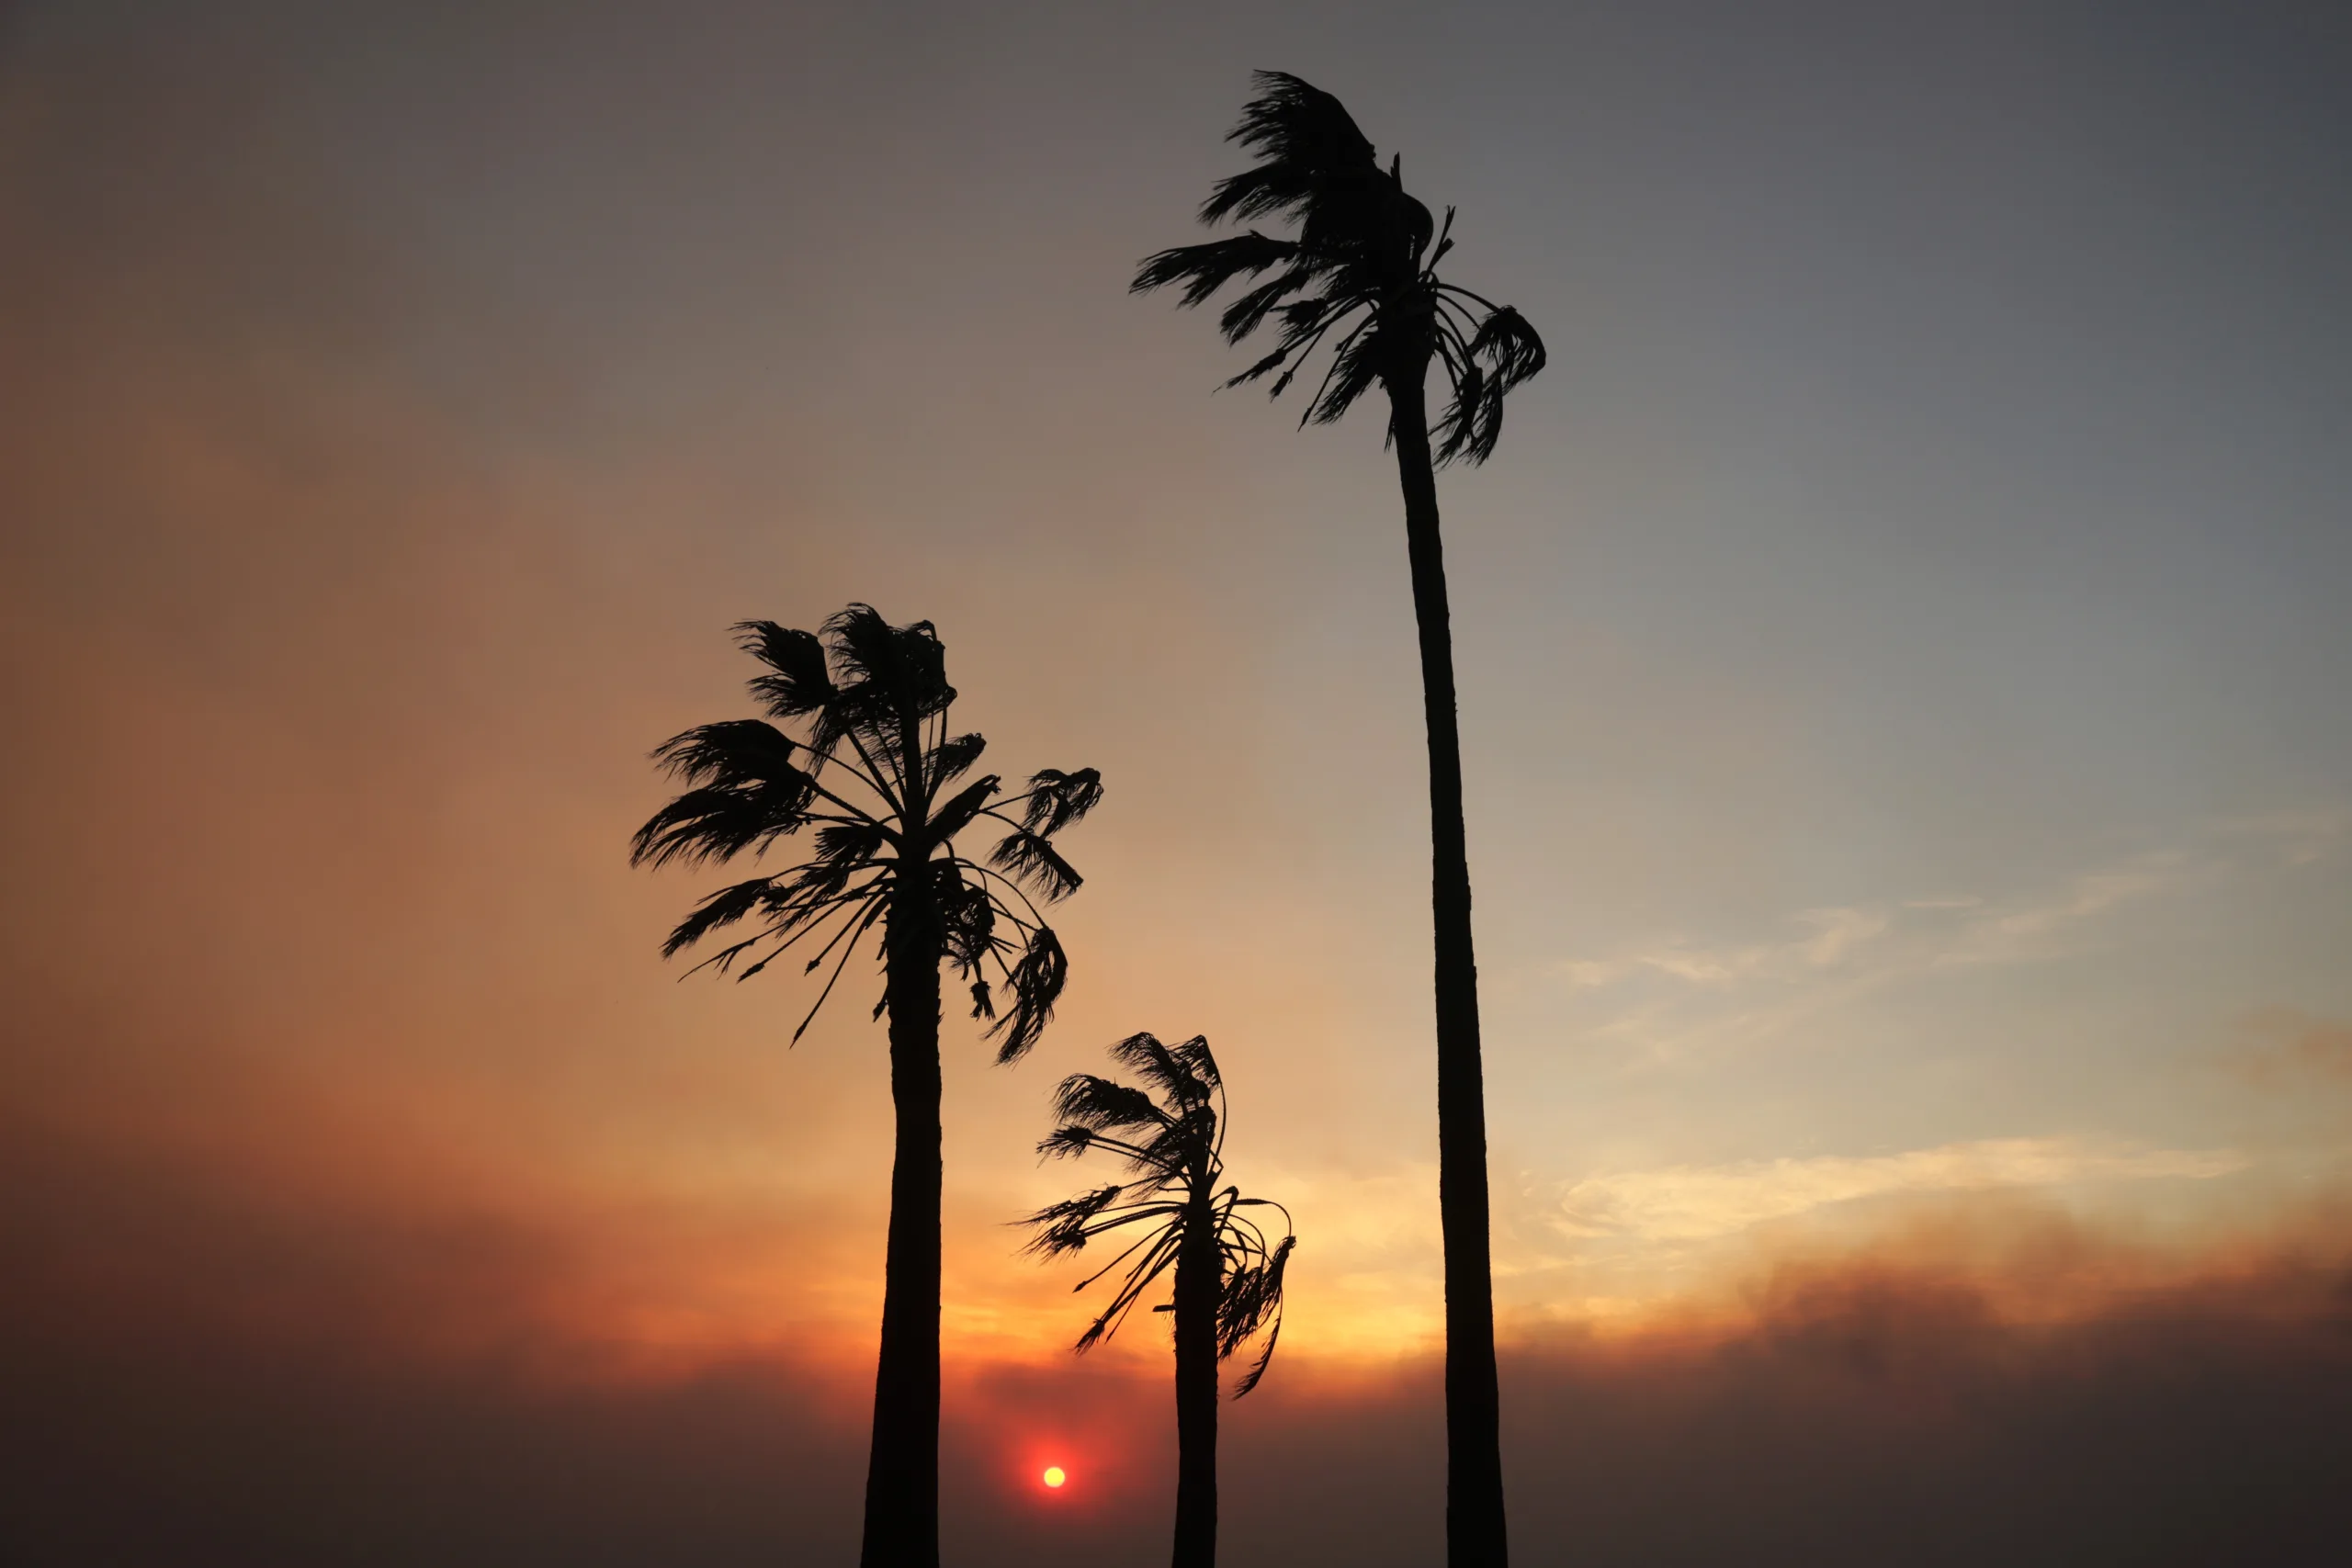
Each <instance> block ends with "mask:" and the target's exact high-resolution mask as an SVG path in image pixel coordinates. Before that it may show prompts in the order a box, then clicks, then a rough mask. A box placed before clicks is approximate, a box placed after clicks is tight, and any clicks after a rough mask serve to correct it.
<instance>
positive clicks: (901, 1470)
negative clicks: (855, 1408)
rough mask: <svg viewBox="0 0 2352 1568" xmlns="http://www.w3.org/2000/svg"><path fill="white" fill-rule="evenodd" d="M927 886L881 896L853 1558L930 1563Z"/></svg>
mask: <svg viewBox="0 0 2352 1568" xmlns="http://www.w3.org/2000/svg"><path fill="white" fill-rule="evenodd" d="M937 926H938V919H937V914H936V911H934V910H933V908H932V907H931V902H930V894H929V891H928V889H919V888H916V887H913V886H910V887H908V888H906V889H904V890H902V891H901V892H900V893H899V894H898V895H897V896H896V897H894V899H893V902H892V906H891V909H890V912H889V916H888V929H887V931H886V932H885V935H884V939H883V941H884V951H885V963H886V964H887V967H888V978H887V980H886V981H885V991H886V995H887V997H888V1002H889V1010H890V1099H891V1103H892V1104H893V1106H894V1107H895V1108H896V1109H897V1111H898V1151H897V1154H896V1156H895V1157H894V1159H893V1162H892V1164H891V1168H890V1241H889V1250H888V1255H887V1257H886V1259H885V1261H884V1264H883V1269H884V1276H883V1278H884V1282H883V1287H882V1350H881V1355H880V1357H879V1358H878V1359H877V1360H876V1366H875V1373H874V1447H873V1450H872V1453H871V1457H870V1458H869V1459H868V1461H867V1464H866V1471H865V1548H864V1550H863V1551H862V1552H861V1553H860V1555H859V1558H858V1562H860V1564H861V1565H862V1568H939V1189H940V1160H939V1099H940V1080H939V936H938V931H937Z"/></svg>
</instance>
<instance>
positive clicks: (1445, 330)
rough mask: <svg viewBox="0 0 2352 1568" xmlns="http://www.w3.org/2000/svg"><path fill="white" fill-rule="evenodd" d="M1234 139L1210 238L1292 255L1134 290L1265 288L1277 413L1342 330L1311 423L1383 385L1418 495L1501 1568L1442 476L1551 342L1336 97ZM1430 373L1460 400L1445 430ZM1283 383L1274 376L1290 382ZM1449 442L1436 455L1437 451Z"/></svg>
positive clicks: (1279, 92)
mask: <svg viewBox="0 0 2352 1568" xmlns="http://www.w3.org/2000/svg"><path fill="white" fill-rule="evenodd" d="M1255 80H1256V82H1257V85H1258V87H1259V89H1260V95H1259V96H1258V97H1256V98H1254V99H1252V100H1251V101H1250V104H1249V105H1248V106H1247V107H1244V108H1243V110H1242V112H1241V122H1240V124H1238V126H1236V127H1235V128H1234V130H1233V131H1232V132H1231V134H1230V135H1229V136H1228V137H1227V140H1228V141H1238V142H1239V143H1241V144H1242V145H1243V146H1245V147H1247V148H1249V149H1250V152H1253V153H1255V154H1256V155H1257V160H1258V161H1257V162H1256V163H1255V164H1252V165H1251V166H1250V167H1249V168H1247V169H1245V170H1243V171H1242V172H1241V173H1239V174H1238V175H1232V176H1231V177H1229V178H1227V179H1224V180H1221V181H1219V182H1218V183H1217V186H1216V191H1215V193H1214V194H1213V195H1211V196H1210V197H1209V198H1208V200H1207V201H1206V202H1204V204H1203V205H1202V207H1201V211H1200V217H1201V220H1202V221H1203V222H1204V223H1216V222H1218V221H1220V220H1224V219H1227V218H1234V219H1240V220H1249V219H1253V218H1264V217H1278V218H1283V219H1287V220H1292V221H1294V222H1295V224H1296V225H1297V233H1296V236H1295V238H1292V239H1278V238H1275V237H1272V236H1271V235H1267V234H1261V233H1260V232H1258V231H1255V230H1251V231H1249V232H1247V233H1243V234H1238V235H1234V236H1231V237H1228V238H1226V239H1221V240H1213V241H1209V242H1207V243H1204V244H1197V245H1179V246H1177V247H1175V248H1174V249H1172V250H1165V251H1161V252H1159V253H1158V254H1155V255H1151V256H1148V257H1146V258H1145V260H1144V262H1143V264H1142V265H1141V266H1140V268H1139V269H1138V270H1137V271H1136V277H1135V282H1134V285H1133V287H1134V288H1135V290H1136V292H1137V293H1143V292H1147V291H1148V290H1151V289H1154V288H1164V287H1167V286H1169V285H1171V284H1182V286H1183V295H1182V302H1183V303H1184V304H1185V305H1187V306H1193V305H1199V304H1202V303H1204V302H1205V301H1206V300H1207V299H1210V298H1211V297H1212V296H1213V295H1215V294H1216V293H1217V291H1218V290H1220V289H1222V288H1225V286H1226V285H1227V284H1228V283H1231V282H1233V281H1234V280H1236V279H1238V278H1248V279H1256V278H1259V277H1261V276H1263V275H1265V274H1267V273H1270V272H1271V273H1272V274H1273V276H1272V277H1271V278H1268V279H1267V280H1266V281H1264V282H1262V283H1255V284H1253V286H1252V287H1250V288H1249V289H1247V290H1246V291H1245V292H1243V293H1242V294H1240V295H1238V297H1236V298H1235V299H1233V301H1232V302H1231V303H1230V304H1228V305H1227V307H1226V308H1225V312H1224V315H1223V316H1222V318H1221V319H1220V321H1219V325H1220V326H1221V327H1222V328H1223V330H1224V333H1225V336H1226V340H1227V342H1228V343H1236V344H1238V343H1239V342H1240V341H1241V340H1242V339H1244V338H1246V337H1249V336H1250V334H1252V333H1255V332H1256V331H1257V330H1258V329H1259V328H1260V327H1261V326H1263V325H1265V324H1266V323H1267V322H1269V321H1272V322H1273V323H1275V328H1276V339H1277V341H1276V343H1275V345H1274V349H1273V352H1272V353H1271V354H1268V355H1266V356H1265V357H1264V358H1262V359H1261V360H1259V361H1258V362H1257V363H1256V364H1254V365H1252V366H1250V367H1249V368H1248V369H1246V370H1244V371H1242V372H1241V374H1239V375H1238V376H1236V377H1234V378H1233V379H1232V380H1230V381H1228V382H1227V383H1226V385H1227V386H1229V387H1230V386H1238V385H1239V384H1241V383H1242V382H1245V381H1255V380H1258V379H1260V378H1263V377H1267V376H1273V377H1274V381H1273V385H1272V388H1271V389H1270V390H1271V392H1272V395H1274V396H1280V395H1281V393H1282V391H1283V389H1284V388H1286V387H1288V386H1289V385H1290V383H1291V380H1292V378H1293V377H1295V375H1297V373H1298V371H1299V369H1300V368H1301V367H1302V366H1304V365H1305V364H1306V361H1307V360H1308V359H1309V358H1310V357H1311V356H1312V355H1313V354H1314V352H1315V349H1316V347H1317V344H1321V343H1322V342H1323V341H1324V340H1325V339H1326V338H1327V337H1329V336H1330V335H1331V334H1332V333H1340V336H1339V338H1338V339H1337V340H1336V343H1335V345H1334V347H1333V349H1332V351H1331V355H1330V359H1329V366H1328V367H1326V370H1325V373H1324V376H1323V378H1322V381H1321V384H1320V385H1319V386H1318V387H1317V389H1316V392H1315V395H1314V397H1313V398H1311V399H1309V400H1308V401H1307V404H1306V409H1305V411H1304V412H1302V413H1301V414H1300V416H1299V423H1300V424H1301V425H1302V426H1303V425H1305V424H1306V423H1307V422H1308V421H1309V420H1313V421H1315V422H1316V423H1324V424H1328V423H1331V422H1333V421H1335V420H1337V419H1339V418H1340V415H1342V414H1344V413H1346V412H1348V410H1349V409H1351V408H1352V407H1353V406H1354V405H1355V403H1356V401H1357V400H1359V399H1360V398H1362V397H1363V395H1364V394H1365V393H1366V392H1368V391H1370V390H1371V389H1373V388H1374V386H1377V387H1379V388H1380V389H1381V390H1382V391H1384V392H1385V393H1386V394H1387V397H1388V406H1389V415H1388V439H1389V443H1390V445H1391V446H1394V447H1395V448H1396V452H1397V478H1398V479H1399V480H1400V482H1401V483H1402V485H1403V487H1404V491H1405V541H1406V547H1407V553H1408V558H1409V560H1410V562H1411V567H1412V577H1413V614H1414V618H1415V620H1416V621H1417V622H1418V623H1419V630H1420V647H1421V702H1422V707H1423V710H1424V713H1425V716H1426V719H1427V724H1428V734H1429V751H1430V839H1431V856H1430V862H1431V865H1430V905H1431V908H1432V912H1433V914H1434V916H1435V922H1436V927H1437V939H1436V958H1437V964H1436V980H1437V987H1436V989H1437V1064H1438V1076H1437V1122H1438V1207H1439V1213H1440V1220H1441V1224H1442V1226H1443V1229H1444V1237H1445V1346H1446V1359H1445V1406H1446V1472H1447V1473H1446V1554H1447V1560H1448V1561H1449V1562H1452V1563H1453V1568H1502V1565H1503V1564H1504V1563H1505V1562H1506V1561H1507V1557H1508V1552H1509V1543H1508V1538H1507V1536H1506V1534H1505V1531H1504V1525H1503V1479H1502V1455H1501V1447H1500V1437H1499V1433H1498V1414H1499V1413H1498V1396H1497V1390H1496V1382H1495V1314H1494V1295H1493V1285H1492V1280H1491V1269H1490V1264H1489V1257H1488V1253H1489V1247H1488V1238H1487V1112H1486V1088H1485V1083H1484V1076H1483V1069H1482V1067H1481V1065H1480V1061H1479V1050H1478V968H1477V960H1476V953H1475V952H1474V950H1473V948H1472V946H1471V941H1470V867H1469V862H1468V859H1467V855H1466V852H1465V850H1464V840H1463V824H1462V742H1461V737H1460V735H1459V732H1458V730H1457V728H1456V724H1455V718H1454V698H1453V632H1452V629H1451V626H1450V622H1449V616H1448V613H1447V609H1446V593H1445V557H1444V549H1443V546H1442V541H1441V539H1440V537H1439V533H1438V510H1437V479H1436V472H1435V470H1436V467H1437V465H1439V464H1442V463H1447V462H1451V461H1453V460H1454V459H1456V458H1460V459H1463V460H1464V461H1467V462H1471V463H1483V462H1485V461H1486V460H1487V457H1489V456H1491V455H1492V454H1493V452H1494V449H1495V443H1496V440H1497V439H1498V437H1499V436H1500V435H1501V434H1502V419H1503V399H1504V397H1505V395H1506V394H1508V393H1509V392H1510V390H1511V389H1512V388H1514V387H1516V386H1518V385H1519V384H1520V383H1521V382H1522V381H1525V380H1526V379H1527V378H1530V377H1532V376H1533V375H1534V374H1535V373H1536V372H1537V371H1539V370H1541V369H1543V368H1544V343H1543V340H1542V339H1541V338H1540V337H1538V336H1537V335H1536V333H1535V330H1534V328H1532V326H1530V325H1529V324H1528V323H1527V321H1525V319H1524V318H1522V317H1521V315H1520V314H1519V312H1518V311H1516V310H1511V309H1510V307H1508V306H1502V305H1497V304H1495V303H1494V302H1493V301H1492V300H1490V299H1486V298H1484V297H1483V296H1480V295H1477V294H1474V293H1472V292H1471V291H1470V290H1468V289H1466V288H1462V287H1460V286H1459V285H1457V284H1452V283H1447V282H1444V281H1442V280H1441V279H1440V278H1439V276H1438V275H1437V264H1438V263H1439V262H1440V261H1441V260H1442V259H1443V258H1444V256H1445V254H1446V253H1447V252H1449V251H1450V250H1452V249H1453V238H1452V232H1453V209H1452V208H1448V209H1446V213H1445V221H1444V224H1443V226H1442V227H1440V226H1439V225H1437V224H1435V223H1433V222H1432V221H1431V220H1430V210H1429V209H1428V208H1426V207H1424V206H1422V205H1421V204H1420V202H1419V201H1417V200H1415V199H1414V198H1413V197H1410V196H1408V195H1407V194H1406V193H1405V184H1404V172H1403V164H1402V160H1401V159H1397V158H1392V159H1391V160H1390V162H1389V165H1388V167H1387V168H1386V169H1385V170H1384V169H1383V168H1381V166H1380V164H1379V162H1378V160H1377V159H1376V158H1375V157H1374V153H1373V146H1372V143H1371V142H1370V141H1366V140H1365V139H1364V135H1363V131H1361V130H1357V129H1356V123H1355V121H1354V120H1353V119H1352V118H1350V117H1349V114H1348V111H1347V109H1346V108H1345V107H1343V106H1342V105H1341V104H1340V100H1339V99H1337V98H1335V97H1333V96H1331V95H1330V94H1329V93H1326V92H1323V91H1321V90H1319V89H1317V88H1316V87H1313V86H1310V85H1307V84H1306V83H1305V82H1303V81H1301V80H1299V79H1298V78H1297V77H1295V76H1292V75H1288V74H1285V73H1282V72H1278V71H1261V72H1259V73H1257V75H1256V77H1255ZM1432 362H1434V363H1435V364H1436V365H1437V367H1438V368H1439V369H1440V371H1441V372H1442V375H1443V377H1444V381H1445V387H1446V390H1447V393H1448V396H1449V400H1448V401H1447V403H1446V406H1445V409H1444V412H1442V414H1441V415H1440V416H1439V418H1438V421H1437V423H1436V426H1435V429H1434V431H1432V429H1431V427H1430V421H1429V413H1428V402H1427V395H1426V384H1427V382H1428V379H1429V371H1430V365H1431V363H1432ZM1277 373H1278V374H1277ZM1432 434H1434V436H1435V437H1436V448H1435V451H1434V452H1432V451H1431V446H1430V440H1431V436H1432Z"/></svg>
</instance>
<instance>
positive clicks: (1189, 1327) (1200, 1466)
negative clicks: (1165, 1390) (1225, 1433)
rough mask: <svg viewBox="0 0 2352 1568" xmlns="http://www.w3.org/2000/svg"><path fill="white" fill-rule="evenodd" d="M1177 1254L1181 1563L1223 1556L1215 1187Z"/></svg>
mask: <svg viewBox="0 0 2352 1568" xmlns="http://www.w3.org/2000/svg"><path fill="white" fill-rule="evenodd" d="M1188 1207H1189V1208H1190V1209H1191V1210H1192V1211H1193V1212H1192V1213H1189V1214H1187V1215H1186V1216H1185V1220H1184V1239H1183V1241H1182V1243H1181V1244H1180V1247H1181V1249H1180V1250H1179V1252H1178V1253H1177V1256H1176V1552H1175V1558H1174V1568H1216V1303H1217V1296H1218V1287H1219V1285H1220V1284H1221V1283H1222V1280H1221V1279H1220V1275H1221V1272H1222V1270H1223V1268H1224V1263H1223V1259H1222V1258H1220V1257H1219V1255H1218V1252H1217V1246H1216V1220H1215V1218H1214V1216H1213V1215H1212V1214H1211V1213H1210V1211H1209V1194H1208V1193H1207V1192H1205V1191H1203V1192H1199V1193H1196V1194H1194V1195H1193V1199H1192V1201H1191V1202H1190V1203H1189V1205H1188Z"/></svg>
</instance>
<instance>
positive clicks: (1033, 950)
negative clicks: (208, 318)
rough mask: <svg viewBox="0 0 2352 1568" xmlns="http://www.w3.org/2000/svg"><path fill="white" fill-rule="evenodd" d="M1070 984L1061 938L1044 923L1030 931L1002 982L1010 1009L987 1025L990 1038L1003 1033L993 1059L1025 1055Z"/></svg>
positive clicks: (1048, 1020) (1011, 1058)
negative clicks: (1009, 996) (1008, 991)
mask: <svg viewBox="0 0 2352 1568" xmlns="http://www.w3.org/2000/svg"><path fill="white" fill-rule="evenodd" d="M1005 984H1006V985H1007V986H1008V987H1010V988H1011V989H1012V1010H1011V1011H1009V1012H1006V1013H1005V1014H1004V1015H1003V1016H1002V1017H1001V1018H999V1019H998V1020H997V1021H996V1022H995V1023H993V1024H992V1025H990V1026H989V1031H988V1032H989V1036H990V1037H991V1038H993V1037H995V1036H997V1035H1000V1034H1001V1035H1002V1036H1003V1043H1001V1044H1000V1045H999V1046H998V1047H997V1053H996V1059H997V1060H998V1061H1000V1062H1011V1061H1015V1060H1018V1059H1019V1058H1020V1057H1022V1056H1024V1055H1028V1053H1029V1048H1030V1047H1031V1046H1033V1045H1035V1044H1036V1043H1037V1038H1038V1036H1039V1035H1042V1034H1043V1033H1045V1032H1046V1024H1048V1023H1050V1022H1052V1021H1053V1017H1054V1003H1055V1002H1057V1001H1058V1000H1059V999H1060V998H1061V994H1062V987H1064V986H1066V985H1068V984H1069V954H1068V953H1064V952H1063V951H1062V942H1061V938H1059V937H1057V936H1056V935H1055V934H1054V933H1053V930H1052V928H1050V927H1047V926H1039V927H1038V928H1037V929H1036V930H1035V931H1032V932H1030V933H1029V945H1028V946H1027V947H1026V948H1024V949H1023V951H1022V954H1021V959H1020V962H1019V963H1017V964H1014V965H1013V966H1012V974H1011V975H1009V976H1006V979H1005Z"/></svg>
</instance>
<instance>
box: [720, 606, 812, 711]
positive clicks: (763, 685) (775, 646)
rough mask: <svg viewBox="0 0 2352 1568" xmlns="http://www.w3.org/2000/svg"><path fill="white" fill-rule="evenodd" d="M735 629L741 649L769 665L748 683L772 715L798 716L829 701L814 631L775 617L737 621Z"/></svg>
mask: <svg viewBox="0 0 2352 1568" xmlns="http://www.w3.org/2000/svg"><path fill="white" fill-rule="evenodd" d="M735 631H736V633H737V640H738V641H739V642H740V643H741V645H742V648H743V651H745V652H746V653H749V654H750V655H751V656H752V658H754V659H756V660H759V661H760V662H761V663H763V664H764V665H766V666H767V667H768V673H767V674H764V675H760V676H756V677H754V678H753V679H752V683H751V684H752V695H754V696H756V697H758V698H759V699H760V700H761V701H762V702H763V703H765V704H766V705H767V710H768V712H769V713H770V714H771V715H773V716H775V717H777V718H798V717H800V716H802V715H804V714H812V713H815V712H817V711H818V710H820V708H822V707H823V706H824V705H826V704H827V703H829V702H831V701H832V699H833V681H832V677H831V674H829V673H828V672H827V671H826V669H825V647H824V644H823V643H821V642H820V641H818V640H817V637H816V636H815V634H813V633H810V632H802V631H794V630H792V629H791V628H790V627H788V626H778V625H776V623H775V622H774V621H739V622H737V623H736V625H735Z"/></svg>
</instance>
